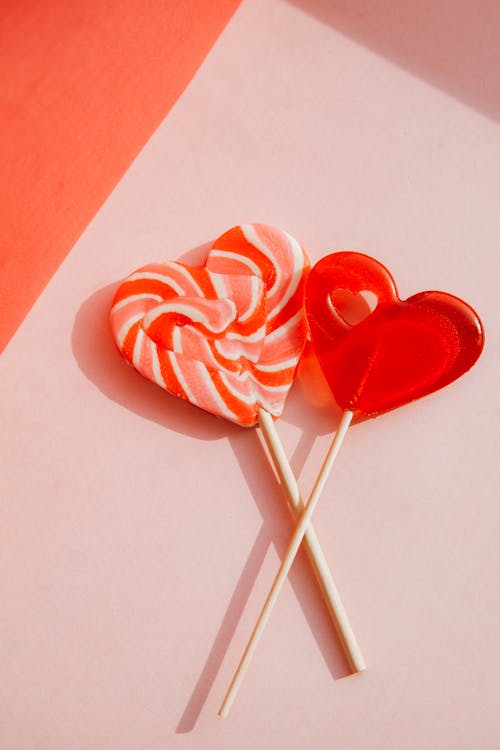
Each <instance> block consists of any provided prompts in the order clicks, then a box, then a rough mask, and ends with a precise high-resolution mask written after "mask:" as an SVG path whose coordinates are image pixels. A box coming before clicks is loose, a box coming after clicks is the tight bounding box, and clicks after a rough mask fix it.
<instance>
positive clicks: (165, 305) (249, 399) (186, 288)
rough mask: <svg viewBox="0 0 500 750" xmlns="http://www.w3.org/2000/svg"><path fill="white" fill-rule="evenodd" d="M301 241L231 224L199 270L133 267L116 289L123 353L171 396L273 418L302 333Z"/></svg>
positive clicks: (221, 412) (246, 419)
mask: <svg viewBox="0 0 500 750" xmlns="http://www.w3.org/2000/svg"><path fill="white" fill-rule="evenodd" d="M308 269H309V263H308V259H307V256H306V255H305V253H304V251H303V250H302V248H301V247H300V245H299V243H298V242H297V241H296V240H294V239H293V237H291V236H290V235H288V234H287V233H286V232H282V231H280V230H278V229H275V228H273V227H270V226H267V225H263V224H244V225H241V226H237V227H234V228H233V229H230V230H229V231H228V232H226V233H225V234H223V235H222V236H221V237H219V238H218V239H217V240H216V241H215V242H214V244H213V247H212V249H211V250H210V253H209V255H208V257H207V260H206V263H205V267H204V268H190V267H188V266H186V265H184V264H182V263H178V262H175V261H172V262H167V263H158V264H151V265H147V266H144V267H143V268H140V269H139V270H138V271H136V272H135V273H133V274H132V275H131V276H129V277H128V278H127V279H126V280H125V281H124V282H123V284H121V286H120V287H119V289H118V291H117V293H116V295H115V298H114V301H113V307H112V310H111V328H112V331H113V335H114V338H115V341H116V343H117V345H118V348H119V350H120V352H121V353H122V355H123V357H124V358H125V359H126V360H127V361H128V362H129V363H130V364H131V365H133V366H134V367H135V368H136V370H138V371H139V372H140V373H141V374H142V375H144V376H145V377H147V378H149V380H152V381H153V382H154V383H157V384H158V385H160V386H161V387H162V388H165V389H166V390H167V391H169V392H170V393H173V394H175V395H176V396H179V397H180V398H183V399H185V400H186V401H189V402H190V403H192V404H194V405H196V406H199V407H201V408H202V409H205V410H206V411H208V412H211V413H212V414H215V415H217V416H219V417H224V418H225V419H229V420H231V421H232V422H236V423H237V424H240V425H243V426H247V427H248V426H252V425H254V424H255V423H256V421H257V415H258V410H259V408H263V409H265V410H266V411H268V412H270V413H271V414H272V415H273V416H279V415H280V414H281V411H282V409H283V405H284V401H285V398H286V395H287V393H288V390H289V389H290V386H291V384H292V382H293V377H294V374H295V369H296V367H297V364H298V361H299V359H300V356H301V354H302V350H303V348H304V344H305V339H306V325H305V321H304V316H303V311H302V304H303V284H304V280H305V275H306V273H307V271H308Z"/></svg>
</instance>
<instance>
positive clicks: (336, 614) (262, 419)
mask: <svg viewBox="0 0 500 750" xmlns="http://www.w3.org/2000/svg"><path fill="white" fill-rule="evenodd" d="M259 425H260V428H261V430H262V433H263V435H264V438H265V441H266V444H267V447H268V448H269V452H270V453H271V456H272V459H273V463H274V466H275V468H276V471H277V472H278V476H279V478H280V481H281V484H282V486H283V488H284V490H285V493H286V497H287V500H288V505H289V507H290V509H291V511H292V513H293V515H294V517H295V518H297V519H298V518H299V516H300V514H301V512H302V511H303V510H304V507H305V506H304V501H303V500H302V497H301V496H300V490H299V487H298V485H297V480H296V479H295V477H294V475H293V472H292V468H291V466H290V463H289V461H288V458H287V457H286V454H285V451H284V449H283V444H282V442H281V440H280V438H279V435H278V433H277V431H276V426H275V424H274V420H273V418H272V417H271V415H270V414H269V412H267V411H264V409H260V410H259ZM304 545H305V548H306V552H307V555H308V557H309V560H310V562H311V565H312V568H313V570H314V573H315V576H316V579H317V581H318V583H319V585H320V587H321V592H322V594H323V598H324V600H325V604H326V606H327V608H328V611H329V613H330V617H331V618H332V621H333V624H334V626H335V630H336V631H337V635H338V637H339V640H340V642H341V644H342V647H343V649H344V652H345V655H346V657H347V660H348V662H349V665H350V667H351V669H352V670H353V671H354V672H362V671H363V669H366V664H365V660H364V658H363V654H362V653H361V649H360V647H359V645H358V642H357V640H356V636H355V635H354V632H353V630H352V627H351V625H350V623H349V619H348V617H347V613H346V611H345V608H344V605H343V604H342V600H341V598H340V594H339V592H338V590H337V587H336V585H335V582H334V580H333V577H332V574H331V571H330V568H329V567H328V562H327V560H326V557H325V554H324V552H323V550H322V549H321V545H320V543H319V539H318V537H317V536H316V532H315V531H314V528H313V525H312V523H310V524H309V526H308V528H307V531H306V533H305V537H304Z"/></svg>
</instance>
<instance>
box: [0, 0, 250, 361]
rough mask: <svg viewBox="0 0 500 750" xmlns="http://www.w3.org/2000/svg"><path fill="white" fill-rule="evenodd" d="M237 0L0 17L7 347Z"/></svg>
mask: <svg viewBox="0 0 500 750" xmlns="http://www.w3.org/2000/svg"><path fill="white" fill-rule="evenodd" d="M238 4H239V0H185V2H182V3H178V2H174V1H173V0H168V1H167V2H165V1H163V2H161V1H160V0H149V2H142V1H140V0H120V2H118V0H105V1H104V2H98V1H97V0H92V1H91V2H82V0H67V2H64V3H46V2H43V0H24V1H23V0H18V2H16V3H11V4H10V6H9V7H8V8H7V9H3V10H2V18H1V19H0V40H1V43H0V48H1V50H2V51H1V53H0V54H1V57H0V70H1V71H2V73H1V80H0V107H1V109H0V117H1V123H2V125H1V127H2V152H3V153H2V156H1V159H0V180H1V185H2V198H1V204H2V209H3V210H2V218H1V234H0V243H1V244H0V321H1V322H0V351H1V350H2V349H3V348H4V347H5V345H6V343H7V342H8V340H9V339H10V337H11V336H12V334H13V333H14V331H15V329H16V328H17V326H18V325H19V323H20V322H21V321H22V319H23V318H24V316H25V315H26V313H27V312H28V310H29V309H30V307H31V305H32V304H33V302H34V301H35V299H36V298H37V296H38V295H39V293H40V292H41V290H42V289H43V287H44V286H45V284H46V283H47V281H48V280H49V279H50V277H51V275H52V274H53V272H54V271H55V270H56V268H57V267H58V265H59V263H60V262H61V261H62V259H63V258H64V256H65V255H66V253H67V252H68V251H69V249H70V248H71V246H72V245H73V243H74V242H75V241H76V239H77V238H78V236H79V235H80V234H81V232H82V231H83V229H84V228H85V226H86V225H87V224H88V222H89V221H90V220H91V219H92V217H93V216H94V215H95V213H96V211H97V210H98V208H99V206H100V205H101V204H102V202H103V201H104V200H105V199H106V197H107V196H108V195H109V193H110V191H111V190H112V189H113V187H114V186H115V184H116V182H117V181H118V180H119V179H120V177H121V176H122V175H123V173H124V172H125V170H126V169H127V167H128V166H129V165H130V163H131V161H132V160H133V159H134V158H135V156H136V155H137V154H138V153H139V151H140V149H141V148H142V146H143V145H144V144H145V142H146V141H147V140H148V138H149V137H150V136H151V134H152V133H153V131H154V130H155V129H156V127H157V126H158V125H159V123H160V122H161V120H162V119H163V118H164V117H165V115H166V114H167V112H168V111H169V109H170V108H171V107H172V105H173V104H174V102H175V101H176V99H177V98H178V96H179V95H180V94H181V92H182V91H183V89H184V88H185V86H186V85H187V83H188V82H189V80H190V79H191V77H192V76H193V74H194V72H195V71H196V69H197V68H198V66H199V65H200V64H201V62H202V60H203V59H204V57H205V55H206V54H207V52H208V51H209V49H210V47H211V46H212V44H213V43H214V41H215V39H216V38H217V36H218V35H219V33H220V32H221V30H222V29H223V27H224V25H225V24H226V23H227V21H228V20H229V18H230V17H231V15H232V13H233V12H234V10H235V9H236V7H237V5H238Z"/></svg>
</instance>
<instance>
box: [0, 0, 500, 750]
mask: <svg viewBox="0 0 500 750" xmlns="http://www.w3.org/2000/svg"><path fill="white" fill-rule="evenodd" d="M313 5H314V3H313ZM464 28H465V27H464ZM352 36H354V35H352ZM379 52H380V50H379ZM389 57H390V56H389ZM439 85H440V86H441V88H437V87H435V86H434V85H433V84H432V80H430V76H426V78H425V80H424V79H423V78H419V77H416V76H415V75H413V74H412V73H409V72H408V71H407V70H405V69H403V68H402V67H399V66H398V65H395V64H394V63H393V62H390V61H389V60H388V59H385V58H384V57H383V56H382V55H381V54H375V53H374V52H373V51H370V50H369V49H367V48H366V47H365V46H362V45H360V44H358V43H356V42H354V41H352V39H350V38H347V37H345V36H343V35H342V34H340V33H339V32H338V31H337V30H336V29H335V27H334V25H332V24H331V23H324V22H323V21H321V20H319V19H318V18H316V17H315V16H314V15H313V14H311V15H309V14H307V13H304V12H303V11H302V10H300V9H299V8H297V7H296V6H294V5H293V4H288V3H285V2H274V3H268V2H264V0H253V2H246V3H245V2H244V3H243V5H242V6H241V7H240V9H239V10H238V11H237V13H236V15H235V16H234V18H233V20H232V21H231V23H230V25H229V27H228V28H227V30H226V31H225V32H224V34H223V36H222V37H221V39H220V40H219V42H218V43H217V44H216V46H215V48H214V49H213V51H212V52H211V53H210V55H209V57H208V58H207V60H206V62H205V63H204V65H203V67H202V68H201V70H200V71H199V72H198V74H197V75H196V77H195V79H194V80H193V81H192V83H191V84H190V86H189V87H188V89H187V90H186V91H185V93H184V94H183V96H182V97H181V99H180V100H179V101H178V103H177V105H176V106H175V107H174V109H173V110H172V113H171V114H170V115H169V117H168V118H167V120H166V121H165V122H164V123H163V124H162V126H161V127H160V128H159V130H158V131H157V133H156V134H155V135H154V136H153V138H152V139H151V141H150V142H149V143H148V145H147V146H146V148H145V149H144V150H143V152H142V153H141V154H140V156H139V157H138V159H137V160H136V162H135V163H134V164H133V165H132V167H131V168H130V170H129V171H128V173H127V174H126V175H125V177H124V178H123V180H122V181H121V183H120V184H119V185H118V186H117V188H116V189H115V191H114V193H113V194H112V195H111V197H110V198H109V200H108V201H107V202H106V204H105V205H104V207H103V208H102V210H101V211H100V213H99V214H98V215H97V217H96V218H95V220H94V221H93V222H92V224H91V225H90V226H89V227H88V229H87V231H86V232H85V233H84V235H83V236H82V238H81V239H80V241H79V242H78V244H77V245H76V246H75V248H74V250H73V252H72V253H71V254H70V255H69V256H68V258H67V259H66V261H65V262H64V263H63V265H62V266H61V268H60V269H59V271H58V272H57V274H56V275H55V277H54V278H53V280H52V281H51V282H50V284H49V286H48V287H47V289H46V290H45V292H44V293H43V295H42V296H41V298H40V299H39V301H38V302H37V303H36V305H35V307H34V308H33V310H32V311H31V313H30V314H29V316H28V318H27V319H26V321H25V322H24V324H23V325H22V326H21V328H20V329H19V331H18V332H17V334H16V335H15V337H14V339H13V340H12V342H11V343H10V344H9V346H8V347H7V349H6V351H5V353H4V355H3V357H2V359H1V361H0V382H1V391H0V410H1V418H2V424H3V428H4V429H3V430H2V435H1V438H0V439H1V450H2V456H3V462H2V464H3V465H2V472H1V477H0V495H1V497H2V505H1V513H2V518H1V522H0V529H1V535H2V538H1V544H0V549H1V551H2V558H3V560H2V563H3V564H2V570H3V575H2V584H1V601H2V616H1V619H0V644H1V645H0V652H1V653H0V661H1V664H2V681H1V688H0V690H1V696H0V705H1V707H2V711H1V713H2V721H1V722H0V747H1V748H9V750H10V748H15V750H34V748H37V750H66V749H67V748H71V749H72V750H73V749H74V750H87V748H92V749H93V750H137V748H144V749H145V750H164V748H173V749H175V748H181V747H182V748H196V749H197V750H198V748H201V747H202V748H204V749H206V750H212V749H213V750H221V749H223V750H224V749H226V748H227V750H234V748H238V750H246V749H247V748H248V750H249V749H250V748H252V749H253V748H255V747H264V748H287V749H289V750H299V748H300V749H301V750H302V748H315V749H316V750H323V749H325V750H326V749H327V748H328V749H330V748H342V750H344V749H345V750H347V749H348V750H375V748H377V749H378V748H380V750H391V749H392V748H394V750H427V749H428V750H431V749H432V750H436V749H439V750H441V749H442V750H449V749H450V748H453V750H470V748H481V750H496V749H497V748H498V747H499V745H500V727H499V722H498V713H497V708H498V702H499V698H500V695H499V692H500V691H499V681H498V674H497V665H498V658H499V655H500V654H499V646H498V638H497V632H498V622H499V614H500V612H499V601H498V596H497V579H498V562H499V561H498V537H497V531H496V530H497V528H498V521H499V514H500V511H499V506H498V500H497V498H498V476H497V469H496V465H497V446H498V439H499V433H498V399H497V390H496V389H497V387H498V324H499V314H498V305H497V300H496V293H497V291H498V283H497V278H498V271H499V268H498V247H499V243H500V225H499V222H498V199H499V197H500V126H499V124H498V122H496V121H495V120H494V119H489V118H488V117H486V116H485V115H484V114H483V113H482V112H481V111H480V108H472V107H471V106H469V105H468V104H466V103H464V102H463V101H460V100H458V99H457V98H454V96H452V95H451V94H450V93H447V92H446V91H445V90H443V87H442V85H441V82H440V84H439ZM452 93H453V92H452ZM241 221H263V222H269V223H273V224H276V225H277V226H281V227H283V228H285V229H287V230H288V231H289V232H291V233H292V234H294V235H295V236H296V237H297V238H298V239H299V240H300V241H301V242H302V243H303V244H304V246H305V247H306V248H307V250H308V251H309V253H310V256H311V259H312V260H313V261H314V260H317V259H319V258H320V257H321V256H322V255H324V254H326V253H327V252H331V251H333V250H336V249H355V250H359V251H362V252H366V253H369V254H371V255H374V256H376V257H377V258H379V259H380V260H381V261H382V262H383V263H384V264H386V265H387V266H388V267H389V268H390V269H391V271H392V272H393V274H394V276H395V278H396V280H397V281H398V284H399V288H400V292H401V295H402V296H408V295H410V294H413V293H415V292H417V291H420V290H423V289H429V288H437V289H443V290H446V291H449V292H452V293H454V294H456V295H458V296H461V297H463V298H465V299H466V300H467V301H468V302H469V303H471V304H472V305H473V306H474V307H476V308H477V310H478V312H479V313H480V315H481V316H482V318H483V321H484V323H485V328H486V336H487V344H486V349H485V352H484V354H483V355H482V357H481V359H480V360H479V362H478V364H477V365H476V366H475V367H474V369H473V370H472V371H471V372H470V373H469V374H467V375H466V376H464V377H463V378H462V379H461V380H459V381H457V382H456V383H455V384H453V385H451V386H450V387H449V388H447V389H446V390H443V391H441V392H439V393H436V394H434V395H432V396H429V397H428V398H426V399H423V400H421V401H419V402H417V403H415V404H413V405H411V406H407V407H404V408H402V409H400V410H398V411H395V412H392V413H390V414H388V415H386V416H383V417H380V418H379V419H377V420H373V421H368V422H365V423H362V424H359V425H357V426H355V427H353V428H352V430H350V432H349V434H348V436H347V439H346V442H345V445H344V447H343V448H342V452H341V454H340V456H339V459H338V464H337V466H336V470H335V472H334V475H332V477H331V479H330V481H329V483H328V486H327V489H326V490H325V493H324V497H323V498H322V500H321V501H320V504H319V506H318V509H317V512H316V514H315V527H316V531H317V533H318V536H319V537H320V539H321V540H322V543H323V547H324V549H325V551H326V554H327V557H328V559H329V561H330V564H331V568H332V570H333V572H334V576H335V578H336V581H337V584H338V586H339V589H340V591H341V593H342V595H343V599H344V603H345V605H346V608H347V610H348V613H349V616H350V619H351V621H352V624H353V627H354V629H355V631H356V634H357V636H358V639H359V642H360V644H361V646H362V648H363V651H364V654H365V658H366V660H367V662H368V670H367V671H366V672H365V673H364V674H362V675H356V676H347V673H348V670H347V667H346V664H345V661H344V657H343V656H342V654H341V651H340V648H339V646H338V643H337V640H336V637H335V634H334V633H333V631H332V627H331V625H330V623H329V621H328V617H327V615H326V612H325V609H324V606H323V603H322V600H321V598H320V596H319V594H318V593H317V591H316V588H315V586H314V584H313V583H312V580H311V576H310V571H309V568H308V566H307V563H306V561H305V560H304V559H302V558H300V559H299V560H298V561H297V563H296V565H295V566H294V569H293V573H292V575H291V578H290V581H289V583H287V585H286V586H285V589H284V591H283V593H282V596H281V598H280V601H279V604H278V605H277V607H276V610H275V612H274V614H273V617H272V619H271V622H270V624H269V626H268V629H267V631H266V633H265V636H264V638H263V640H262V642H261V645H260V647H259V651H258V653H257V655H256V657H255V660H254V662H253V664H252V666H251V669H250V670H249V673H248V676H247V679H246V681H245V683H244V685H243V687H242V689H241V692H240V695H239V696H238V699H237V702H236V704H235V706H234V708H233V711H232V713H231V715H230V717H229V718H228V719H226V720H222V719H220V718H218V717H217V715H216V714H217V709H218V707H219V704H220V702H221V700H222V698H223V695H224V692H225V690H226V687H227V684H228V682H229V680H230V678H231V676H232V673H233V671H234V669H235V667H236V664H237V662H238V659H239V657H240V655H241V651H242V648H243V647H244V645H245V643H246V640H247V638H248V635H249V633H250V630H251V628H252V626H253V623H254V621H255V618H256V616H257V614H258V611H259V609H260V606H261V603H262V600H263V597H264V595H265V593H266V592H267V589H268V587H269V585H270V583H271V580H272V578H273V576H274V573H275V571H276V569H277V566H278V564H279V558H280V555H282V553H283V551H284V549H285V547H286V543H287V540H288V538H289V536H290V533H291V522H290V519H289V515H288V511H287V510H286V507H285V503H284V501H283V498H282V495H281V493H280V489H279V486H278V485H277V483H276V480H275V477H274V474H273V472H272V471H271V469H270V468H269V466H268V464H267V461H266V458H265V455H264V453H263V451H262V450H261V447H260V444H259V437H258V432H257V431H256V430H244V429H241V428H238V427H236V426H234V425H230V424H229V423H224V422H222V421H218V420H216V419H215V418H213V417H211V416H209V415H206V414H204V413H203V412H201V411H198V410H196V409H195V408H193V407H189V406H187V405H186V404H184V403H182V402H180V401H177V400H175V399H174V398H173V397H170V396H168V395H167V394H165V393H164V392H163V391H161V390H160V389H159V388H157V387H155V386H154V385H152V384H151V383H149V382H146V381H145V380H143V379H141V378H140V376H139V375H137V373H135V372H133V371H132V370H131V369H130V368H127V367H126V366H125V365H124V364H123V363H122V361H121V359H120V357H119V355H118V354H117V353H116V352H115V350H114V346H113V343H112V341H111V336H110V333H109V330H108V323H107V314H108V308H109V304H110V301H111V298H112V295H113V292H114V290H115V288H116V285H117V283H118V281H119V280H120V279H121V278H123V277H124V276H126V275H127V274H128V273H129V272H130V271H131V270H133V269H134V268H136V267H138V266H140V265H141V264H143V263H146V262H150V261H153V260H161V259H168V258H179V257H181V256H182V257H183V258H184V259H188V260H189V259H191V260H193V261H194V260H199V259H200V258H202V257H203V247H201V246H203V245H205V243H208V242H210V241H211V240H212V239H213V238H214V237H215V236H217V235H218V234H220V233H221V232H222V231H223V230H224V229H226V228H228V227H230V226H232V225H233V224H235V223H239V222H241ZM336 419H337V416H336V412H335V411H334V410H333V408H325V409H311V407H309V406H308V404H307V402H306V399H305V395H304V394H303V393H302V392H301V388H300V385H299V384H297V385H296V386H295V387H294V389H293V392H292V394H291V396H290V398H289V401H288V402H287V405H286V407H285V412H284V415H283V418H282V419H281V420H280V422H279V423H278V429H279V432H280V434H281V436H282V439H283V441H284V443H285V446H286V449H287V452H288V454H289V455H290V456H291V459H292V466H293V468H294V470H295V472H296V474H297V476H298V479H299V484H300V486H301V488H302V490H303V492H304V494H305V495H307V494H308V491H309V490H310V488H311V486H312V484H313V481H314V478H315V475H316V473H317V471H318V469H319V466H320V463H321V461H322V457H323V454H324V452H325V451H326V448H327V445H328V443H329V439H330V435H331V433H332V431H333V429H334V427H335V424H336Z"/></svg>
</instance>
